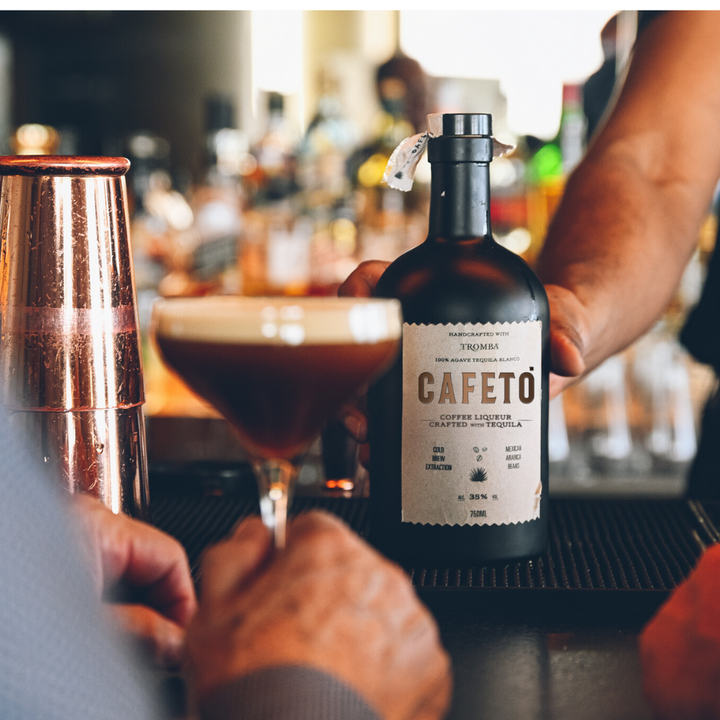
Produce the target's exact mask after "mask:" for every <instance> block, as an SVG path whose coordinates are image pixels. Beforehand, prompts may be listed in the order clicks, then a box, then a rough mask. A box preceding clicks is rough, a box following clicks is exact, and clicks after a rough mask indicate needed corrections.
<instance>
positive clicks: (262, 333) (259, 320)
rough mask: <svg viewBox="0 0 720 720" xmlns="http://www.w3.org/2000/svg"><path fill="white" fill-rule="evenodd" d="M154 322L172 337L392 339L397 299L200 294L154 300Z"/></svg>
mask: <svg viewBox="0 0 720 720" xmlns="http://www.w3.org/2000/svg"><path fill="white" fill-rule="evenodd" d="M153 328H154V332H155V333H156V334H157V335H158V336H160V337H165V338H168V339H174V340H185V341H192V342H208V343H218V344H220V343H223V344H227V343H245V344H254V345H301V344H305V345H331V344H345V343H351V344H358V343H377V342H382V341H383V340H396V339H398V338H399V337H400V335H401V333H402V316H401V312H400V303H399V302H398V301H397V300H384V299H383V300H380V299H368V298H331V297H322V298H308V297H298V298H287V297H282V298H280V297H273V298H260V297H202V298H171V299H161V300H157V301H156V302H155V305H154V307H153Z"/></svg>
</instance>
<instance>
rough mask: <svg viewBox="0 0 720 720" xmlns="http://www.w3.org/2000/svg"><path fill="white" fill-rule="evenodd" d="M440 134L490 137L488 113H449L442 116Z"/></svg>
mask: <svg viewBox="0 0 720 720" xmlns="http://www.w3.org/2000/svg"><path fill="white" fill-rule="evenodd" d="M442 134H443V135H445V136H447V135H456V136H457V135H479V136H484V137H490V136H492V115H490V114H489V113H450V114H447V115H443V116H442Z"/></svg>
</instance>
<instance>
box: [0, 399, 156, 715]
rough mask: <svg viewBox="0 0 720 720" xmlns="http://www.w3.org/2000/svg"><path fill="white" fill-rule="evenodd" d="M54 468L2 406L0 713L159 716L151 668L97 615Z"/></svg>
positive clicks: (95, 600)
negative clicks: (30, 445) (26, 441)
mask: <svg viewBox="0 0 720 720" xmlns="http://www.w3.org/2000/svg"><path fill="white" fill-rule="evenodd" d="M54 471H55V468H53V467H50V466H48V465H45V464H44V463H43V462H42V460H41V459H39V458H37V457H35V456H34V454H33V453H31V452H29V451H28V450H27V449H26V448H25V447H24V442H23V439H22V437H21V436H20V435H19V434H16V433H15V432H14V431H13V428H12V427H11V423H10V422H9V420H8V418H7V415H6V413H5V411H3V410H2V409H0V718H2V720H80V719H82V720H96V719H97V720H116V719H117V720H157V718H158V716H159V714H160V712H159V711H160V708H159V707H158V702H157V697H158V695H157V694H156V688H154V687H152V686H151V685H150V673H148V672H144V671H143V665H142V664H141V663H142V661H141V658H140V657H139V656H136V655H135V652H134V650H133V649H132V648H131V647H130V646H126V645H125V642H124V640H123V638H122V637H121V636H120V634H119V632H116V631H115V629H114V628H113V627H111V626H110V625H109V624H108V623H107V622H106V618H105V617H104V616H103V613H102V609H101V606H100V603H99V602H98V598H97V596H96V593H95V592H94V590H93V587H92V583H91V579H90V574H89V572H87V570H86V567H85V566H84V565H83V564H82V562H81V560H80V554H79V552H78V546H77V541H76V538H75V537H74V535H73V534H72V532H71V529H70V527H69V525H68V520H67V518H68V515H67V508H66V507H65V499H64V498H63V494H62V493H61V492H60V491H59V490H58V484H57V480H56V479H55V477H54Z"/></svg>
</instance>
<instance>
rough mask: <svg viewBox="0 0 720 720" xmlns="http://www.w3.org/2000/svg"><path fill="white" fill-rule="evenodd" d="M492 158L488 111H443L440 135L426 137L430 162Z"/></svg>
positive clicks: (454, 161)
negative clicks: (446, 112) (445, 112)
mask: <svg viewBox="0 0 720 720" xmlns="http://www.w3.org/2000/svg"><path fill="white" fill-rule="evenodd" d="M492 158H493V140H492V115H490V114H488V113H448V114H447V115H443V116H442V135H440V136H439V137H431V138H430V140H429V141H428V160H429V161H430V162H431V163H436V162H441V163H442V162H445V163H463V162H469V163H489V162H490V161H491V160H492Z"/></svg>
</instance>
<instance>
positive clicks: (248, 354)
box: [152, 296, 402, 548]
mask: <svg viewBox="0 0 720 720" xmlns="http://www.w3.org/2000/svg"><path fill="white" fill-rule="evenodd" d="M401 332H402V316H401V311H400V304H399V302H397V301H396V300H381V299H368V298H328V297H295V298H292V297H268V298H261V297H238V296H232V297H230V296H219V297H200V298H171V299H160V300H158V301H156V302H155V305H154V306H153V314H152V334H153V337H154V339H155V343H156V345H157V347H158V349H159V351H160V354H161V356H162V358H163V359H164V360H165V362H166V363H167V365H168V366H169V367H170V368H171V369H172V370H174V371H175V372H176V373H177V374H178V375H180V376H181V377H182V378H183V380H184V381H185V382H186V383H187V384H188V385H189V386H190V387H191V388H192V389H193V390H194V391H195V392H196V393H198V394H199V395H200V396H201V397H203V398H205V399H206V400H207V401H208V402H210V403H212V405H213V406H214V407H215V408H216V409H217V410H218V411H219V412H220V413H221V414H222V415H223V416H224V417H225V418H226V419H227V420H228V421H229V422H230V424H231V426H232V427H233V429H234V430H235V432H236V434H237V436H238V437H239V439H240V442H241V443H242V445H243V447H244V449H245V450H246V452H247V453H248V456H249V458H250V459H251V461H252V464H253V468H254V470H255V475H256V477H257V481H258V488H259V493H260V512H261V516H262V519H263V522H264V523H265V525H266V526H267V527H268V528H270V529H271V530H272V532H273V534H274V539H275V546H276V547H277V548H282V547H284V545H285V534H286V523H287V511H288V504H289V501H290V497H291V492H292V487H293V481H294V479H295V477H296V475H297V468H298V462H299V460H300V458H301V457H302V455H303V453H304V452H305V451H306V450H307V449H308V448H309V447H310V445H311V444H312V443H313V442H314V441H315V439H316V438H317V437H318V435H319V434H320V431H321V430H322V427H323V425H324V424H325V422H326V421H327V420H328V419H330V418H331V417H332V416H333V415H334V414H335V413H336V412H337V411H338V410H339V409H340V408H341V406H342V405H343V404H344V403H346V402H347V401H349V400H350V399H351V398H352V397H353V395H356V394H357V393H358V392H359V391H360V390H361V389H362V388H363V387H364V386H365V385H366V384H367V383H368V382H369V381H371V380H372V379H373V378H374V377H376V376H377V375H379V374H380V373H381V372H382V371H383V370H385V369H386V368H387V367H389V365H390V363H391V362H392V361H393V360H394V358H395V356H396V354H397V352H398V349H399V344H400V336H401Z"/></svg>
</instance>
